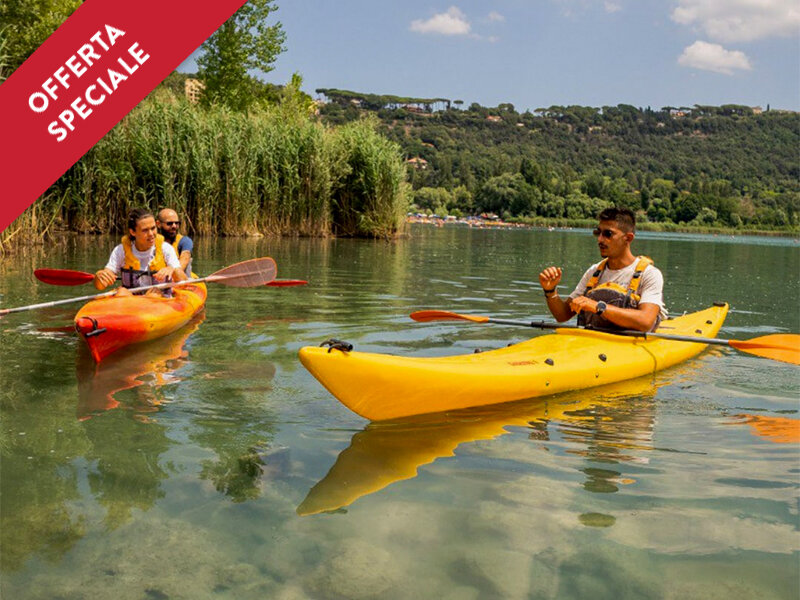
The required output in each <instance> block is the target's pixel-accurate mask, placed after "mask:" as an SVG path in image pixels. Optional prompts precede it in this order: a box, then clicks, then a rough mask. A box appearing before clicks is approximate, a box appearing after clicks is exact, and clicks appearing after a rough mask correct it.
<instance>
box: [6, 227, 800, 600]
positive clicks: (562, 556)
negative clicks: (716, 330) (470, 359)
mask: <svg viewBox="0 0 800 600" xmlns="http://www.w3.org/2000/svg"><path fill="white" fill-rule="evenodd" d="M411 231H412V236H413V237H412V238H410V239H407V240H402V241H400V242H397V243H384V242H371V241H357V240H356V241H354V240H328V241H320V240H277V241H274V240H219V241H204V240H200V241H199V243H198V253H199V256H198V259H197V263H198V266H199V268H200V271H201V272H203V273H208V272H212V271H214V270H216V269H218V268H221V267H222V266H224V265H227V264H230V263H233V262H236V261H239V260H243V259H245V258H251V257H253V256H264V255H270V256H273V257H274V258H275V259H276V261H277V263H278V267H279V277H284V278H304V279H308V280H309V281H310V284H309V285H308V286H306V287H299V288H286V289H276V288H266V289H263V290H235V289H232V288H224V287H221V286H217V287H214V288H210V289H209V300H208V305H207V310H206V313H205V316H204V319H202V320H198V322H197V323H194V324H192V325H191V326H189V327H187V328H186V329H184V330H182V331H179V332H176V333H175V334H173V336H170V337H169V338H166V339H164V340H160V341H157V342H153V343H151V344H147V345H144V346H141V347H139V348H135V347H134V348H131V349H130V350H128V351H124V353H123V354H120V355H119V356H116V357H111V358H109V359H108V360H107V362H104V363H103V364H102V365H101V366H100V367H99V368H96V367H95V366H94V365H93V364H92V362H91V359H90V358H89V357H88V353H87V352H86V351H85V349H84V348H83V347H82V346H81V345H80V344H79V340H77V339H76V337H75V335H74V334H73V333H72V332H71V330H70V328H69V326H70V323H71V317H72V315H73V314H74V311H75V310H77V307H78V306H79V305H76V306H75V307H59V308H53V309H50V310H43V311H38V312H36V313H33V312H31V313H22V314H19V315H12V316H8V317H6V318H4V319H2V320H0V335H2V340H1V341H2V350H0V352H2V356H1V357H0V359H1V360H2V367H0V402H1V403H0V411H1V412H0V418H1V419H0V428H1V432H2V437H0V451H1V452H2V455H1V456H0V459H1V460H2V462H0V582H1V587H0V595H2V597H4V598H5V597H8V598H123V599H125V598H136V599H140V598H245V599H247V598H264V597H270V598H307V597H312V598H370V597H380V598H407V597H410V596H414V595H416V596H419V597H443V598H465V599H471V598H480V599H482V598H586V597H593V598H676V599H677V598H715V597H720V598H727V599H729V598H754V597H758V598H794V597H797V595H798V581H799V580H800V567H798V558H799V557H800V533H798V524H799V522H798V508H799V505H800V502H798V487H800V446H799V445H798V438H800V426H799V423H800V421H798V419H799V418H800V416H799V415H798V413H797V410H798V408H800V406H799V401H798V396H799V395H800V394H798V392H800V371H798V368H797V367H793V366H790V365H784V364H781V363H776V362H772V361H768V360H763V359H758V358H755V357H751V356H750V355H746V354H741V353H737V352H735V351H728V350H727V349H719V348H716V349H712V350H710V351H708V352H706V353H704V354H703V355H701V356H700V357H699V358H697V359H696V360H693V361H691V362H689V363H686V364H684V365H681V366H679V367H677V368H674V369H671V370H668V371H665V372H662V373H659V374H658V375H656V376H655V377H654V378H644V379H638V380H635V381H632V382H627V383H625V384H620V385H617V386H613V387H609V388H602V389H597V390H586V391H582V392H580V393H573V394H565V395H561V396H556V397H553V398H550V399H548V400H547V401H544V402H543V401H541V400H539V401H531V402H520V403H515V404H512V405H504V406H499V407H487V408H483V409H480V410H473V411H465V412H461V413H456V414H451V415H446V416H444V415H438V416H432V417H425V418H418V419H409V420H405V421H401V422H396V423H388V424H387V423H380V424H378V423H376V424H369V423H367V422H366V421H364V420H363V419H361V418H360V417H358V416H356V415H354V414H353V413H350V412H349V411H348V410H347V409H346V408H344V407H343V406H342V405H340V404H339V403H338V402H337V401H336V400H335V399H334V398H333V397H331V396H330V394H328V393H327V392H326V391H325V390H324V388H322V387H321V386H320V385H319V384H318V383H317V382H316V381H315V380H314V379H313V378H312V377H311V376H310V375H309V374H308V373H307V372H306V371H305V370H304V369H303V368H302V366H300V364H299V362H298V361H297V359H296V353H297V350H298V349H299V348H300V347H301V346H303V345H306V344H318V343H319V342H321V341H322V340H324V339H326V338H328V337H331V336H335V337H338V338H342V339H345V340H348V341H350V342H353V343H354V344H355V345H356V347H357V349H360V350H368V351H379V352H392V353H398V354H407V355H420V356H422V355H444V354H457V353H466V352H472V351H473V350H474V349H475V348H481V349H490V348H495V347H500V346H502V345H505V344H507V343H509V342H513V341H519V340H522V339H525V338H526V337H527V336H529V335H531V334H530V332H528V331H526V330H520V329H514V328H508V327H499V326H481V325H469V324H459V323H445V324H426V325H422V324H417V323H414V322H413V321H411V320H410V319H409V318H408V316H407V315H408V314H409V313H410V312H412V311H413V310H417V309H422V308H444V309H452V310H456V311H461V312H476V313H482V314H491V315H495V316H503V317H511V318H529V317H530V318H544V317H546V316H547V315H546V308H545V307H544V304H543V302H542V297H541V293H540V292H539V291H538V288H537V286H535V285H534V282H535V281H536V279H537V273H538V271H539V270H540V269H541V267H543V266H545V265H546V264H561V265H562V266H564V268H565V281H568V282H569V285H572V284H573V282H574V281H577V279H578V278H579V277H580V274H581V273H582V271H583V269H584V268H585V267H586V266H587V265H588V263H589V262H590V261H593V260H595V259H596V258H595V257H596V248H595V246H594V243H593V241H592V239H591V237H590V236H588V235H586V234H582V233H579V232H563V231H554V232H546V231H485V230H469V229H463V228H444V229H434V228H428V227H424V226H420V227H414V228H412V230H411ZM113 243H114V241H113V240H111V239H110V238H93V239H91V240H89V243H88V244H87V243H86V240H79V241H76V242H72V243H69V244H67V245H65V246H64V247H61V248H58V249H56V250H53V251H51V252H50V253H49V254H47V255H42V254H41V253H31V254H27V255H25V256H22V257H17V258H14V259H11V260H6V261H5V262H4V263H2V265H0V294H2V296H0V304H2V305H3V306H18V305H22V304H28V303H32V302H41V301H46V300H52V299H57V298H64V297H68V296H70V295H72V294H73V293H74V295H82V294H88V293H91V289H90V288H85V287H80V288H53V287H46V286H44V285H43V284H39V283H37V282H35V280H34V279H33V276H32V271H33V269H34V268H35V267H40V266H51V267H64V268H76V269H82V270H84V269H89V270H93V269H95V268H97V267H98V266H101V265H102V263H103V262H104V260H105V258H106V254H107V252H108V250H109V249H110V247H111V246H112V244H113ZM635 249H636V251H638V252H641V253H644V254H648V255H650V256H652V257H653V258H654V259H655V260H656V263H657V264H658V265H659V267H660V268H661V269H662V270H663V271H664V274H665V277H666V279H667V281H668V292H667V302H668V307H669V308H670V310H671V312H673V313H681V312H683V311H691V310H696V309H699V308H703V307H705V306H707V305H708V304H710V303H711V302H713V301H715V300H726V301H728V302H730V303H731V305H732V310H731V312H730V314H729V316H728V320H727V322H726V324H725V326H724V327H723V329H722V331H721V332H720V335H721V337H734V338H747V337H753V336H756V335H763V334H766V333H771V332H783V331H791V332H797V331H800V310H799V309H798V302H797V297H798V294H800V252H798V245H797V243H796V242H794V241H793V240H787V239H774V238H771V239H767V240H764V239H760V238H755V239H754V238H746V239H744V238H737V239H733V240H730V239H725V240H720V239H718V238H715V237H713V236H689V237H687V236H677V235H674V236H671V235H655V234H642V236H640V239H637V245H636V246H635ZM65 327H66V328H67V330H66V331H64V330H63V329H64V328H65ZM318 511H322V512H318Z"/></svg>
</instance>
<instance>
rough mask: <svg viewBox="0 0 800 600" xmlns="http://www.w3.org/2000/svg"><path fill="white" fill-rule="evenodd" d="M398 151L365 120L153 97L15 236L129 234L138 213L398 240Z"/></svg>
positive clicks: (209, 226) (401, 206) (215, 228)
mask: <svg viewBox="0 0 800 600" xmlns="http://www.w3.org/2000/svg"><path fill="white" fill-rule="evenodd" d="M405 177H406V176H405V166H404V162H403V157H402V155H401V152H400V149H399V147H398V146H397V145H396V144H394V143H393V142H390V141H388V140H387V139H386V138H384V137H382V136H381V135H379V134H378V133H377V132H376V123H375V122H374V121H372V120H364V121H359V122H355V123H350V124H348V125H346V126H342V127H339V128H329V127H325V126H323V125H322V124H320V123H319V122H317V121H316V120H314V119H313V118H309V117H308V116H307V115H306V114H304V113H302V112H300V111H298V110H295V109H292V108H289V107H280V106H275V107H269V108H264V109H260V110H258V111H257V112H251V113H249V114H245V113H238V112H233V111H230V110H227V109H224V108H212V109H204V108H201V107H197V106H194V105H191V104H189V103H187V102H185V101H183V100H175V99H174V98H172V97H170V96H167V95H166V94H154V95H153V96H151V97H149V98H148V99H146V100H145V101H144V102H142V104H140V106H139V107H138V108H137V109H136V110H134V111H133V112H132V113H130V114H129V115H128V116H127V117H125V119H123V121H122V122H120V123H119V124H118V125H117V126H116V127H115V128H114V129H113V130H111V131H110V132H109V133H108V134H107V135H106V136H105V137H104V138H103V139H102V140H100V141H99V142H98V143H97V144H96V145H95V146H94V147H93V148H92V149H91V150H90V151H89V152H88V153H87V154H86V155H85V156H84V157H83V158H82V159H81V160H80V161H79V162H78V163H76V164H75V165H74V166H73V167H72V168H71V169H69V171H67V172H66V173H65V174H64V175H63V176H62V177H61V178H60V179H59V180H58V181H57V182H56V183H55V184H54V185H53V186H52V187H51V188H50V189H49V190H48V191H47V193H46V194H45V195H44V196H43V197H42V198H41V199H40V200H39V201H38V202H37V203H36V204H34V206H33V207H31V208H30V209H28V210H27V211H26V212H25V213H24V214H23V215H22V216H21V217H20V218H19V219H17V221H15V223H14V224H12V226H11V227H9V228H8V229H7V230H6V231H4V232H3V233H2V234H0V246H2V245H6V246H8V245H9V242H11V240H12V239H14V238H16V237H19V238H20V239H22V238H24V239H26V240H31V239H35V238H39V239H41V238H42V237H44V236H45V235H47V234H48V233H52V231H53V230H54V229H61V230H71V231H78V232H115V233H119V232H120V231H122V227H123V226H124V220H125V215H126V214H127V212H128V211H129V210H130V209H131V208H133V207H136V206H147V207H149V208H151V209H153V210H158V209H159V208H161V207H164V206H170V207H173V208H175V209H176V210H177V211H178V213H179V214H181V215H182V216H183V217H184V219H185V221H186V223H187V228H188V231H189V232H190V233H192V234H195V235H246V234H258V233H261V234H276V235H286V234H291V235H310V236H321V235H327V234H329V233H336V234H338V235H360V236H378V237H388V236H392V235H394V234H395V233H397V231H398V230H399V229H400V227H401V226H402V223H403V215H404V213H405V211H406V209H407V206H408V193H407V187H406V186H407V184H406V183H405Z"/></svg>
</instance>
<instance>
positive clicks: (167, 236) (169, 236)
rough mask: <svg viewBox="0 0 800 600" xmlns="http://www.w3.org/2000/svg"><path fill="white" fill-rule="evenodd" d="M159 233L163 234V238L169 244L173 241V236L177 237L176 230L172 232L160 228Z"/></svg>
mask: <svg viewBox="0 0 800 600" xmlns="http://www.w3.org/2000/svg"><path fill="white" fill-rule="evenodd" d="M161 235H163V236H164V239H165V240H166V241H167V242H169V243H170V244H171V243H173V242H174V241H175V238H176V237H178V232H177V231H176V232H174V233H173V232H171V231H167V230H166V229H162V230H161Z"/></svg>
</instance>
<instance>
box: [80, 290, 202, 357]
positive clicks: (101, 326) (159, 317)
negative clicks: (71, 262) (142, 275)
mask: <svg viewBox="0 0 800 600" xmlns="http://www.w3.org/2000/svg"><path fill="white" fill-rule="evenodd" d="M173 294H174V295H173V297H172V298H163V297H161V298H160V297H157V296H122V297H117V296H111V297H109V298H99V299H97V300H92V301H91V302H89V303H87V304H86V305H85V306H84V307H83V308H81V309H80V310H79V311H78V314H77V315H75V329H76V331H77V332H78V333H79V334H81V336H83V339H85V340H86V344H87V345H88V346H89V351H90V352H91V353H92V356H93V357H94V359H95V360H96V361H97V362H100V361H101V360H103V359H104V358H105V357H106V356H108V355H109V354H111V353H112V352H116V351H117V350H119V349H120V348H124V347H125V346H128V345H130V344H136V343H139V342H146V341H148V340H154V339H157V338H160V337H163V336H165V335H167V334H169V333H172V332H173V331H176V330H177V329H180V328H181V327H183V326H184V325H186V323H188V322H189V321H190V320H191V318H192V317H194V316H195V315H196V314H197V313H199V312H200V311H201V310H202V309H203V306H205V302H206V295H207V292H206V286H205V284H202V283H198V284H196V285H183V286H180V287H177V288H175V289H174V291H173Z"/></svg>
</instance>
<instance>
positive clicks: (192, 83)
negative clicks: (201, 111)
mask: <svg viewBox="0 0 800 600" xmlns="http://www.w3.org/2000/svg"><path fill="white" fill-rule="evenodd" d="M204 89H206V85H205V84H204V83H203V82H202V81H200V80H199V79H187V80H186V82H185V83H184V84H183V91H184V93H185V94H186V99H187V100H188V101H189V102H191V103H192V104H197V103H198V102H199V101H200V96H202V95H203V90H204Z"/></svg>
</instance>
